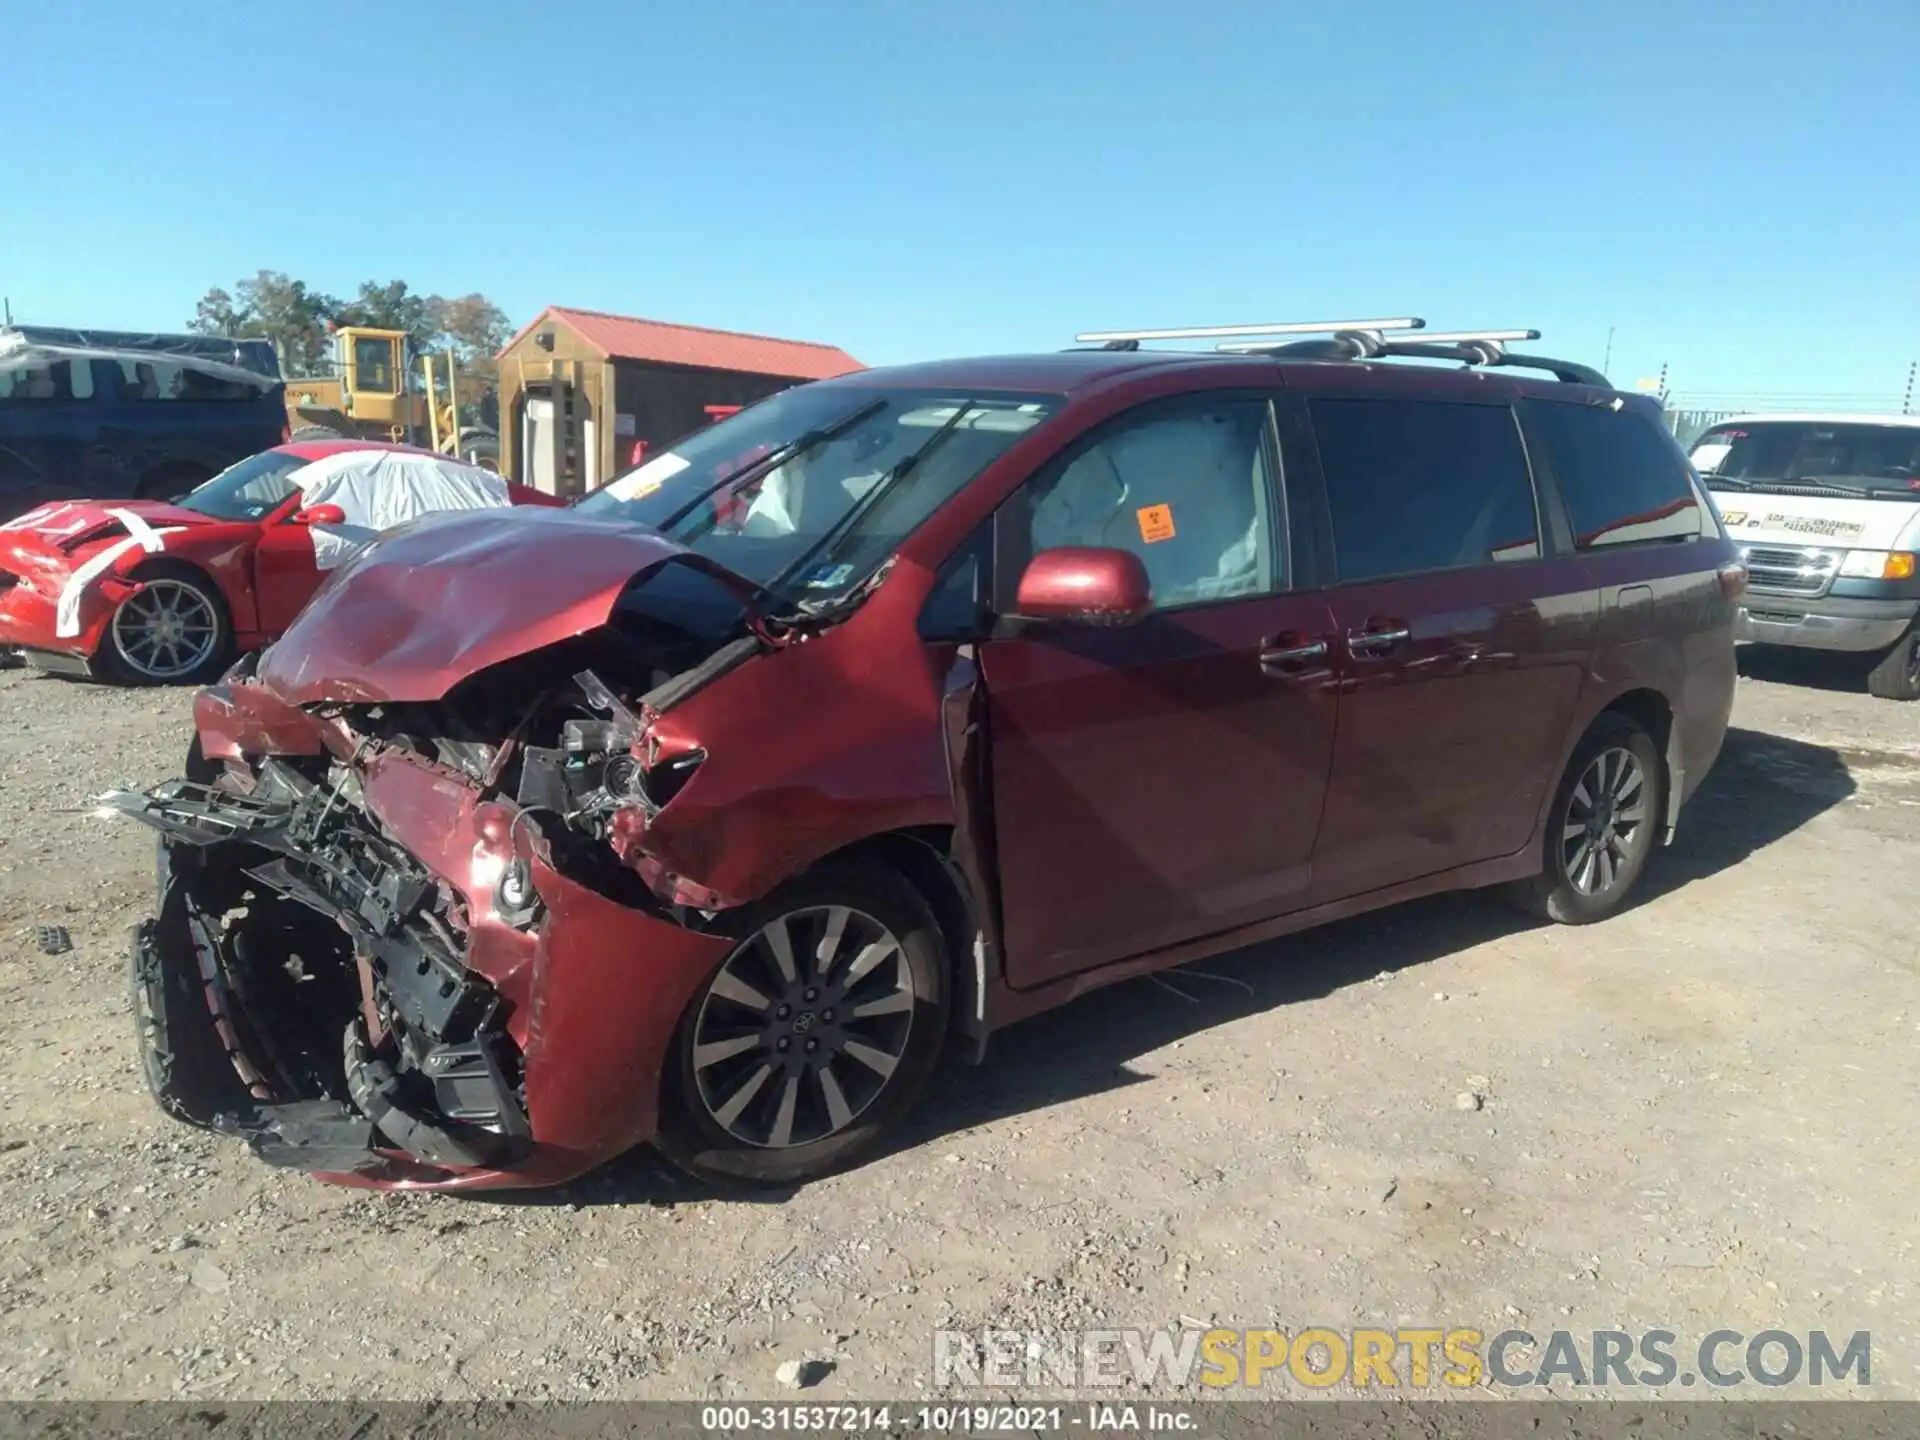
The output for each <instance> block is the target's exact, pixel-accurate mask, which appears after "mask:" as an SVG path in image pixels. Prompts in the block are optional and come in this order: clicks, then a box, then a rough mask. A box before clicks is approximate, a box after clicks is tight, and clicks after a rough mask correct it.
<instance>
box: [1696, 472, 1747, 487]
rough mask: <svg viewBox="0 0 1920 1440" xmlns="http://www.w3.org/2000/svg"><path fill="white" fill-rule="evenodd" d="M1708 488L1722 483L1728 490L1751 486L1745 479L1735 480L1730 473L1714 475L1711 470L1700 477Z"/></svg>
mask: <svg viewBox="0 0 1920 1440" xmlns="http://www.w3.org/2000/svg"><path fill="white" fill-rule="evenodd" d="M1700 478H1701V479H1702V480H1704V481H1705V482H1706V485H1707V488H1708V489H1709V490H1711V489H1713V488H1714V486H1716V485H1724V486H1726V487H1727V489H1729V490H1751V489H1752V488H1753V486H1752V485H1751V484H1749V483H1748V482H1747V481H1745V480H1736V479H1734V478H1733V476H1731V475H1715V474H1714V473H1713V472H1712V471H1711V470H1709V471H1708V472H1707V473H1706V474H1704V475H1702V476H1701V477H1700Z"/></svg>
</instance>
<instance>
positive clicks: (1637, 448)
mask: <svg viewBox="0 0 1920 1440" xmlns="http://www.w3.org/2000/svg"><path fill="white" fill-rule="evenodd" d="M1533 413H1534V417H1535V419H1536V420H1538V422H1539V426H1540V430H1541V433H1542V436H1543V438H1544V440H1545V443H1546V447H1547V456H1548V458H1549V459H1550V460H1552V462H1553V473H1554V476H1555V478H1556V479H1558V480H1559V482H1560V490H1561V493H1562V494H1563V495H1564V496H1565V497H1566V502H1567V518H1568V519H1569V520H1571V521H1572V522H1573V543H1574V544H1575V545H1576V546H1577V547H1578V548H1580V549H1582V550H1598V549H1603V548H1605V547H1606V546H1609V545H1637V544H1642V543H1646V542H1649V541H1659V540H1695V539H1698V538H1699V536H1700V524H1701V517H1700V500H1699V497H1698V496H1697V495H1696V494H1695V493H1694V489H1693V481H1692V479H1691V478H1690V477H1689V476H1688V474H1687V462H1686V460H1685V458H1684V457H1683V456H1682V455H1681V453H1680V447H1679V446H1678V445H1676V444H1674V442H1673V440H1672V438H1671V437H1670V436H1668V435H1667V434H1666V432H1664V431H1663V430H1661V429H1660V428H1659V426H1657V425H1655V424H1654V423H1653V422H1652V421H1651V420H1649V419H1648V418H1647V417H1646V416H1644V415H1642V414H1640V413H1639V412H1637V411H1634V410H1611V409H1605V408H1602V407H1600V406H1595V405H1562V404H1553V403H1550V402H1544V401H1543V402H1541V403H1539V404H1536V405H1535V407H1534V411H1533Z"/></svg>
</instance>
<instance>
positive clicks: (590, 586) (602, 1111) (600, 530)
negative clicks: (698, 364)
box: [102, 511, 947, 1189]
mask: <svg viewBox="0 0 1920 1440" xmlns="http://www.w3.org/2000/svg"><path fill="white" fill-rule="evenodd" d="M549 547H551V548H549ZM541 556H545V557H546V561H550V562H551V563H544V562H543V561H542V559H541V558H540V557H541ZM741 590H742V586H741V584H740V582H738V580H737V579H735V578H733V577H730V576H728V575H726V574H725V573H723V572H717V571H716V570H715V569H714V567H712V566H711V565H709V564H707V563H706V562H702V561H700V560H698V558H697V557H693V556H689V555H687V554H686V553H685V552H684V551H681V550H680V549H679V547H677V546H675V545H673V544H672V543H671V542H668V541H665V540H663V539H661V538H660V537H659V536H657V535H655V534H653V533H652V532H649V531H645V530H640V529H636V528H635V527H628V526H609V525H605V524H597V523H590V522H588V521H585V520H582V519H580V518H579V517H576V516H573V515H571V514H569V513H568V512H564V511H561V512H537V513H534V514H531V515H528V516H524V517H521V516H516V517H515V518H514V519H513V520H512V521H511V522H506V521H498V520H493V521H490V522H483V521H480V520H467V519H462V518H460V517H454V518H452V519H447V520H443V521H440V522H436V523H434V524H432V525H427V524H423V525H422V526H420V527H416V528H414V529H410V530H408V531H406V532H404V533H402V534H400V535H398V536H396V537H393V538H390V539H387V540H383V541H382V542H381V544H379V545H377V546H375V547H373V549H372V550H371V551H370V552H368V553H367V554H366V555H364V556H363V557H362V558H361V559H359V560H357V561H356V562H355V563H354V564H353V565H352V566H350V567H347V568H345V569H343V570H342V571H340V572H336V578H335V579H334V580H333V581H332V582H331V583H330V584H329V585H327V586H325V587H323V588H322V590H321V591H320V593H319V595H318V596H317V597H316V599H315V600H314V602H313V603H312V604H311V605H309V607H308V608H307V609H306V610H305V611H304V612H303V613H302V615H301V616H300V618H299V619H298V620H296V621H295V623H294V625H293V626H292V627H291V628H290V629H289V630H288V631H287V633H286V634H285V635H284V636H283V638H282V639H281V640H280V641H278V642H277V643H276V644H275V645H274V646H272V647H270V648H269V649H268V650H267V651H265V652H262V653H261V654H260V656H259V657H258V658H257V659H256V658H253V657H249V658H248V659H244V660H243V661H242V662H241V663H240V664H239V665H238V666H237V667H236V668H235V670H234V671H233V672H231V673H230V674H229V676H228V677H227V679H226V680H224V681H222V682H221V683H220V684H218V685H215V686H213V687H212V688H210V689H209V690H207V691H205V692H203V693H202V694H201V695H200V696H199V697H198V699H197V701H196V705H195V721H196V727H197V739H196V743H195V746H194V749H193V751H192V753H191V754H190V756H189V761H188V775H187V777H186V778H185V779H182V780H176V781H171V782H169V783H167V784H165V785H162V786H159V787H157V788H156V789H154V790H152V791H150V792H147V793H145V794H138V793H133V792H119V793H116V794H113V795H109V796H104V797H102V804H103V807H104V808H105V809H107V810H109V811H111V812H115V813H118V814H123V815H126V816H129V817H131V818H134V819H137V820H139V821H141V822H142V823H144V824H146V825H149V826H151V827H152V828H154V829H155V830H157V831H158V832H159V833H160V850H161V867H160V886H161V895H160V904H159V908H158V913H157V914H156V915H155V916H154V918H152V919H151V920H149V921H147V922H146V923H145V924H144V925H142V927H141V928H140V931H139V934H138V938H137V941H136V945H135V953H134V971H133V982H134V1002H135V1008H136V1012H137V1014H138V1016H139V1020H140V1035H141V1045H142V1050H143V1054H144V1057H145V1062H146V1066H147V1073H148V1076H149V1079H150V1081H151V1084H152V1088H153V1091H154V1094H155V1097H156V1099H158V1101H159V1102H160V1104H161V1105H162V1106H163V1107H164V1108H165V1109H166V1110H167V1111H168V1112H169V1113H170V1114H173V1115H175V1116H176V1117H178V1118H179V1119H181V1120H183V1121H186V1122H188V1123H191V1124H195V1125H200V1126H205V1127H208V1128H211V1129H215V1130H218V1131H221V1132H224V1133H228V1134H232V1135H236V1136H239V1137H242V1138H244V1139H245V1140H246V1141H247V1143H249V1144H250V1145H251V1146H252V1147H253V1149H254V1150H255V1151H256V1152H257V1153H258V1154H259V1155H260V1157H261V1158H262V1159H265V1160H268V1161H270V1162H272V1163H275V1164H280V1165H288V1166H294V1167H298V1168H301V1169H305V1170H310V1171H314V1172H318V1173H320V1174H322V1175H323V1176H324V1177H326V1178H330V1179H335V1180H339V1181H342V1182H344V1183H350V1184H360V1185H371V1186H382V1187H425V1188H441V1189H451V1188H484V1187H495V1186H499V1187H506V1186H533V1185H543V1184H553V1183H558V1182H560V1181H564V1180H566V1179H570V1178H572V1177H573V1176H576V1175H579V1174H582V1173H584V1172H586V1171H587V1170H589V1169H592V1168H593V1167H594V1166H596V1165H598V1164H600V1163H602V1162H603V1161H605V1160H607V1159H610V1158H612V1157H613V1156H614V1155H617V1154H619V1153H621V1152H622V1151H624V1150H627V1149H630V1148H631V1147H633V1146H634V1145H636V1144H639V1143H641V1142H644V1141H646V1140H649V1139H652V1138H653V1137H654V1135H655V1134H656V1132H657V1129H658V1116H659V1110H660V1106H661V1088H662V1085H663V1083H666V1075H667V1071H668V1068H669V1067H668V1056H669V1054H670V1052H671V1050H672V1046H673V1042H674V1035H675V1031H676V1027H677V1026H678V1025H679V1023H680V1020H681V1017H682V1015H683V1014H684V1013H685V1012H686V1010H687V1008H688V1006H689V1003H690V1002H691V1000H692V999H693V997H694V996H695V995H696V994H697V993H698V992H699V990H700V987H701V986H702V985H704V984H705V983H706V980H707V978H708V977H709V976H710V975H711V974H712V972H713V971H714V970H715V969H716V968H717V967H718V966H719V964H720V962H721V961H722V960H723V959H724V958H725V956H726V955H727V954H728V952H729V951H730V950H731V949H732V948H733V947H734V945H735V943H736V939H735V937H734V936H733V933H732V929H731V924H732V921H733V919H734V918H736V917H735V916H734V915H733V914H732V913H731V912H735V911H737V910H738V909H739V907H741V906H743V905H745V904H747V903H749V902H751V901H753V900H754V899H757V898H758V897H759V896H761V895H764V894H766V893H767V892H768V891H769V890H770V889H771V888H772V887H773V886H774V885H776V884H777V883H778V882H779V880H780V879H782V878H783V877H784V876H785V875H787V874H791V873H793V872H794V869H795V868H796V866H797V864H798V863H799V861H798V860H797V859H796V854H797V852H798V850H799V849H800V847H801V846H802V844H803V843H805V842H807V841H808V840H810V838H811V837H813V836H814V835H816V834H817V833H818V826H817V811H818V808H819V802H818V801H817V800H815V799H814V798H812V797H811V795H810V794H808V793H807V792H804V791H801V790H799V789H798V788H796V787H793V786H777V785H776V786H769V785H766V784H764V783H762V782H760V781H759V780H758V779H757V777H756V775H755V773H754V770H753V767H752V766H751V765H749V766H746V767H744V770H743V767H742V765H741V755H742V753H743V751H744V750H746V748H747V742H746V739H745V737H749V736H751V735H753V734H754V733H755V732H754V730H753V729H752V726H751V723H750V721H751V718H752V717H754V716H756V715H759V714H762V713H764V712H765V710H766V709H767V708H768V706H769V705H770V704H771V703H793V704H800V705H804V704H807V703H808V702H809V698H810V697H811V696H814V695H817V694H821V693H826V692H827V691H828V689H829V688H830V687H833V686H836V685H837V684H838V683H839V682H838V679H837V676H838V674H839V672H838V670H837V668H836V666H834V665H832V664H821V665H814V666H812V667H811V673H812V675H813V679H812V680H809V679H808V678H807V673H806V672H808V670H809V667H808V666H807V665H806V663H805V662H804V661H803V662H801V663H800V664H799V666H798V669H797V670H796V666H795V664H794V663H793V662H791V661H779V660H775V659H774V658H773V657H774V656H776V655H781V654H785V655H791V654H792V653H793V651H792V648H791V647H794V646H797V645H800V644H801V643H802V642H803V641H808V642H809V643H808V644H807V647H806V648H807V652H808V653H811V654H813V655H816V656H818V655H821V654H822V653H823V651H824V650H825V649H827V648H829V647H830V643H831V642H830V641H828V640H821V641H818V642H813V641H812V639H811V637H810V636H808V635H807V634H805V633H803V632H800V631H798V630H793V629H788V630H785V631H781V632H779V633H775V632H774V631H772V630H770V629H769V627H768V626H767V625H766V624H765V623H764V622H760V621H759V617H757V616H756V615H755V614H754V612H753V610H752V607H751V606H750V605H749V604H747V603H745V597H743V595H742V593H741ZM530 595H531V597H532V599H531V602H529V596H530ZM782 677H784V678H782ZM722 679H726V680H727V683H728V686H729V688H730V689H732V694H731V695H730V696H728V697H724V698H723V697H720V696H717V695H716V696H712V697H706V698H701V697H703V692H705V691H707V690H708V688H709V687H711V686H714V685H715V684H716V683H717V682H719V681H721V680H722ZM776 680H778V681H779V682H780V683H779V684H778V685H777V686H776V684H775V682H776ZM734 687H737V688H734ZM775 696H777V697H778V699H777V701H775V700H774V699H773V698H772V697H775ZM696 699H700V701H701V703H698V704H694V703H689V702H693V701H695V700H696ZM683 705H685V706H686V709H685V710H684V711H683V710H682V709H681V707H682V706H683ZM868 709H869V710H870V711H871V712H872V714H873V717H874V719H873V722H872V723H874V724H876V725H880V724H881V723H882V722H883V721H884V720H885V718H886V716H887V714H888V712H887V711H886V710H885V708H884V707H883V706H871V707H868ZM863 713H865V712H863ZM815 743H821V744H824V743H825V741H824V740H823V739H821V738H819V737H815ZM834 743H835V744H836V745H838V744H840V743H841V739H840V737H838V736H835V737H834ZM704 744H713V745H715V747H716V750H717V751H720V752H723V753H724V754H725V755H726V756H727V764H725V765H723V764H720V763H719V762H715V763H714V764H709V763H708V757H707V753H706V750H705V749H704V748H703V745H704ZM936 748H937V747H936ZM749 753H750V752H749ZM915 754H916V755H917V754H918V752H917V751H916V752H915ZM848 763H849V764H851V763H853V762H852V761H851V760H850V761H849V762H848ZM904 763H905V762H896V766H897V767H900V766H902V765H904ZM922 768H925V767H922ZM716 772H717V773H716ZM815 783H826V784H828V785H830V786H831V788H832V789H833V790H834V792H835V793H836V794H838V795H841V796H852V797H854V798H855V800H858V798H859V797H860V795H861V791H860V787H859V785H858V784H856V783H853V782H852V781H851V780H847V779H843V780H839V781H834V780H832V779H831V778H830V777H829V779H828V780H826V781H825V782H821V781H817V780H816V782H815ZM922 789H923V790H924V792H925V793H924V795H923V794H922V793H921V791H919V790H916V791H913V792H912V793H911V794H910V795H909V797H908V800H907V801H906V802H904V804H903V803H902V802H897V801H896V800H895V799H894V798H893V796H892V793H891V792H890V791H883V792H881V793H879V795H878V797H877V799H875V800H872V801H869V802H868V803H869V804H870V805H873V806H875V807H888V808H874V809H873V810H872V811H871V813H870V814H869V813H868V812H866V811H857V812H856V822H857V823H859V824H862V825H866V826H867V827H868V828H870V829H872V830H885V829H894V828H899V827H900V826H903V825H911V824H917V823H937V821H938V818H939V816H940V815H941V813H943V812H942V807H943V806H944V805H946V803H947V790H946V782H945V778H944V775H940V776H931V775H930V778H929V780H928V782H927V783H926V785H924V786H923V787H922ZM743 790H744V793H745V796H746V798H745V800H744V801H743V800H742V798H741V796H742V793H743ZM837 803H840V804H848V803H849V802H848V801H846V800H842V801H839V802H837Z"/></svg>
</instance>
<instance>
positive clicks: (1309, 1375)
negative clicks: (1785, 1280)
mask: <svg viewBox="0 0 1920 1440" xmlns="http://www.w3.org/2000/svg"><path fill="white" fill-rule="evenodd" d="M933 1348H934V1354H933V1369H934V1379H935V1382H936V1383H937V1384H940V1385H954V1386H960V1387H969V1386H980V1387H984V1388H1003V1389H1020V1388H1027V1389H1032V1388H1036V1387H1042V1386H1059V1387H1064V1388H1071V1389H1102V1388H1115V1387H1128V1388H1132V1387H1143V1388H1154V1389H1161V1388H1168V1389H1175V1390H1178V1389H1184V1388H1187V1387H1191V1386H1201V1387H1206V1388H1209V1389H1228V1388H1234V1387H1245V1388H1248V1389H1260V1388H1280V1387H1287V1386H1301V1387H1305V1388H1307V1389H1311V1390H1326V1389H1331V1388H1333V1387H1335V1386H1343V1385H1344V1386H1348V1387H1351V1388H1353V1389H1359V1390H1379V1389H1412V1390H1424V1389H1440V1390H1442V1391H1444V1390H1445V1389H1447V1388H1452V1389H1465V1388H1468V1387H1471V1386H1480V1385H1488V1386H1494V1387H1497V1388H1505V1389H1522V1388H1540V1389H1545V1388H1549V1387H1550V1388H1553V1389H1555V1390H1564V1389H1565V1388H1567V1387H1616V1386H1617V1387H1629V1388H1654V1389H1661V1388H1665V1387H1669V1386H1680V1387H1686V1386H1697V1385H1706V1386H1711V1387H1714V1388H1718V1389H1726V1388H1730V1387H1733V1386H1742V1385H1759V1386H1765V1387H1770V1388H1780V1387H1785V1386H1825V1385H1851V1386H1867V1385H1871V1384H1872V1383H1873V1340H1872V1336H1871V1335H1870V1334H1869V1333H1868V1332H1867V1331H1865V1330H1856V1331H1854V1332H1852V1333H1851V1334H1849V1335H1845V1336H1839V1337H1835V1336H1830V1335H1828V1334H1827V1332H1826V1331H1824V1330H1812V1331H1808V1332H1806V1333H1805V1334H1796V1333H1794V1332H1792V1331H1788V1330H1761V1331H1757V1332H1754V1333H1752V1334H1748V1333H1746V1332H1743V1331H1739V1330H1714V1331H1711V1332H1709V1333H1708V1334H1706V1335H1705V1336H1702V1337H1701V1338H1699V1339H1697V1340H1685V1339H1682V1337H1681V1336H1680V1335H1679V1334H1678V1333H1676V1332H1675V1331H1672V1330H1644V1331H1639V1332H1631V1331H1626V1330H1591V1331H1572V1330H1553V1331H1548V1332H1546V1333H1544V1334H1541V1335H1537V1336H1536V1335H1534V1334H1532V1333H1531V1332H1529V1331H1525V1330H1498V1331H1493V1332H1488V1331H1484V1330H1476V1329H1471V1328H1467V1327H1455V1328H1451V1329H1442V1328H1440V1327H1437V1326H1436V1327H1432V1328H1419V1327H1408V1326H1400V1327H1396V1328H1394V1329H1366V1328H1360V1329H1342V1330H1336V1329H1332V1328H1323V1327H1317V1326H1314V1327H1308V1328H1306V1329H1303V1330H1296V1331H1286V1330H1227V1329H1213V1330H1200V1329H1197V1328H1189V1329H1159V1330H1082V1331H1059V1330H1055V1331H1027V1330H982V1331H967V1330H940V1331H936V1332H935V1333H934V1347H933Z"/></svg>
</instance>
